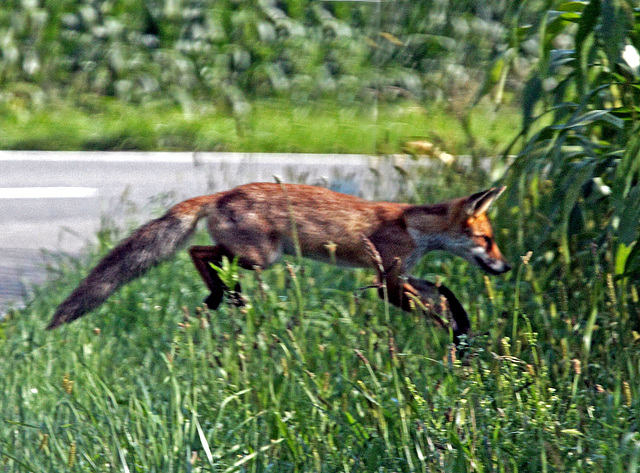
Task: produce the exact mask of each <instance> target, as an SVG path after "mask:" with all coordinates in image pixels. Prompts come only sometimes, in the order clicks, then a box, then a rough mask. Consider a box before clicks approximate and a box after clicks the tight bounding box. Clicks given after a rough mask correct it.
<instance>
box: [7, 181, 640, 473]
mask: <svg viewBox="0 0 640 473" xmlns="http://www.w3.org/2000/svg"><path fill="white" fill-rule="evenodd" d="M444 174H445V173H444V172H443V173H442V175H444ZM449 178H450V179H452V181H450V182H454V183H457V185H461V184H460V182H458V181H459V180H456V178H455V177H449ZM444 187H445V186H444V183H443V182H438V183H435V184H434V188H432V189H431V191H432V192H433V193H434V195H437V196H439V197H443V196H444V194H445V193H446V191H443V188H444ZM474 190H476V189H474ZM110 235H111V234H110V233H109V232H103V233H102V234H101V243H102V247H103V248H104V247H109V246H111V245H112V244H113V238H112V235H111V236H110ZM203 241H204V240H203ZM500 243H501V245H502V246H503V247H504V249H505V250H506V252H507V253H510V252H511V251H512V250H513V246H512V243H511V242H510V241H509V240H508V239H506V241H501V242H500ZM512 256H515V258H513V259H514V261H513V262H514V263H516V265H515V266H516V267H515V269H514V270H513V271H512V272H510V273H509V274H507V275H505V276H504V277H500V278H491V279H489V278H488V277H484V276H483V275H482V274H480V273H479V271H477V270H476V269H472V268H469V267H468V266H467V265H466V264H465V263H463V262H460V261H458V260H454V259H452V258H450V257H442V256H441V255H437V254H433V255H430V256H429V257H428V258H427V261H426V262H425V264H424V265H423V266H421V267H419V268H418V269H417V270H416V274H419V275H423V276H426V277H431V278H433V277H434V274H438V275H439V276H440V277H441V278H442V280H443V282H445V283H446V284H447V285H448V286H449V287H450V288H451V289H452V290H453V291H454V292H455V293H456V294H457V295H458V297H459V298H460V300H461V301H463V303H464V304H465V306H466V307H467V309H468V310H469V313H470V315H471V318H472V322H473V327H474V330H475V334H476V335H475V336H474V337H473V338H472V339H471V340H470V342H469V346H468V347H467V349H466V351H465V353H464V354H461V353H459V352H456V351H455V350H452V348H451V344H450V342H449V336H448V334H447V333H445V332H444V331H443V330H441V329H439V328H437V327H436V326H435V325H434V324H433V323H431V322H430V321H429V319H428V318H425V317H424V316H422V315H421V314H418V313H416V314H405V313H402V312H400V311H398V310H396V309H395V308H392V307H387V306H386V304H385V303H384V302H383V301H380V300H378V299H377V298H376V296H375V294H374V293H373V292H371V291H359V290H358V288H360V287H363V286H366V285H367V284H369V283H370V282H371V279H370V277H371V275H370V274H369V273H367V272H366V271H363V270H345V269H339V268H334V267H331V266H327V265H321V264H315V263H311V262H304V265H303V267H299V266H297V265H296V263H295V262H294V263H290V264H288V265H287V264H279V265H276V267H275V268H273V269H271V270H268V271H265V272H263V273H262V274H255V273H243V274H242V276H241V277H242V285H243V288H244V290H245V292H246V295H247V297H248V305H247V306H246V307H244V308H236V307H227V306H224V307H222V308H221V309H220V310H218V311H217V312H209V311H206V310H202V309H201V308H200V307H201V304H200V302H201V300H202V298H203V297H204V296H205V295H206V294H205V291H204V289H203V287H202V285H201V283H200V282H199V281H198V277H197V276H196V274H195V271H194V270H193V268H192V267H191V265H190V263H189V261H188V257H187V256H186V255H185V254H184V252H183V253H182V254H181V255H179V256H178V257H177V258H176V259H175V260H174V261H172V262H169V263H166V264H164V265H162V266H160V267H159V268H156V269H155V270H153V271H152V272H150V273H149V274H148V275H146V276H145V277H143V278H142V279H140V280H138V281H136V282H134V283H131V284H130V285H127V286H126V287H124V288H123V289H122V290H120V291H119V292H118V293H117V294H116V295H114V296H113V297H112V298H111V299H110V300H109V301H108V302H107V303H106V304H104V305H103V306H102V307H101V308H100V309H99V310H97V311H96V312H95V313H93V314H90V315H88V316H87V317H86V318H84V319H82V320H80V321H77V322H75V323H73V324H71V325H69V326H66V327H63V328H61V329H60V330H56V331H54V332H45V331H44V326H45V324H46V322H47V320H48V319H49V317H50V316H51V314H52V312H53V310H54V308H55V306H56V304H57V303H59V302H60V300H61V299H62V298H63V297H64V296H65V295H66V294H67V293H68V292H69V290H70V288H71V287H73V286H74V285H75V284H76V283H77V282H78V281H79V279H80V278H81V276H82V274H85V273H86V268H87V265H88V264H92V263H95V261H96V259H97V257H98V255H97V254H95V253H94V254H92V256H91V257H90V261H88V262H82V263H81V262H78V261H75V260H69V259H66V258H59V259H57V260H55V261H52V264H51V268H52V269H51V271H52V274H51V278H50V280H49V282H48V283H47V284H46V285H45V286H44V287H42V288H40V289H38V290H37V292H36V294H35V297H34V298H33V300H32V301H31V302H30V303H29V304H28V306H27V308H26V309H24V310H20V311H15V312H12V313H11V314H10V316H9V317H8V319H7V320H5V321H4V322H2V323H1V324H0V366H2V367H3V368H2V370H0V468H2V470H3V471H12V472H13V471H35V472H50V471H145V472H147V471H149V472H152V471H156V472H172V471H175V472H178V471H180V472H182V471H203V472H204V471H425V472H426V471H432V472H433V471H443V472H456V473H457V472H464V471H496V472H497V471H500V472H516V471H535V472H541V471H607V470H609V471H615V472H632V471H637V467H638V461H639V459H640V436H639V435H638V433H637V412H638V407H640V403H639V401H638V392H639V391H638V390H639V389H640V374H639V373H638V367H639V366H640V355H639V353H638V350H636V349H635V348H634V344H633V338H634V335H633V327H634V323H635V322H634V317H632V316H633V314H637V310H638V301H637V292H635V294H636V298H635V299H633V298H629V299H625V294H627V293H628V292H629V293H631V294H633V293H634V291H635V288H634V286H633V285H632V284H630V283H629V284H627V285H626V286H620V285H617V284H615V285H614V283H613V281H612V280H610V278H609V277H608V276H607V271H606V268H600V270H599V271H600V272H599V273H598V275H597V276H596V277H595V278H593V279H592V280H593V281H594V283H593V286H590V285H585V283H584V282H583V281H584V280H583V279H582V277H583V275H581V274H578V272H576V271H574V272H573V273H570V272H567V273H565V274H564V275H560V276H559V275H553V276H551V277H549V276H548V275H545V274H543V272H542V271H540V272H538V270H536V269H535V268H534V267H533V266H532V264H531V263H530V264H528V265H525V264H522V263H521V262H520V261H519V258H517V255H512ZM303 269H304V271H303ZM591 269H592V268H588V267H584V268H583V270H584V271H590V270H591ZM429 271H432V272H433V273H430V272H429ZM600 296H602V297H600ZM591 317H593V320H591V319H590V318H591ZM596 320H597V324H594V323H592V322H595V321H596ZM587 336H588V343H587Z"/></svg>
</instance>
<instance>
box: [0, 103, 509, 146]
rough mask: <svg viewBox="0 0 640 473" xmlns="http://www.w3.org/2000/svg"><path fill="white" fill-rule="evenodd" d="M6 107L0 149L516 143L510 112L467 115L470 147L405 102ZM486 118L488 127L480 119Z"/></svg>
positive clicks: (448, 123)
mask: <svg viewBox="0 0 640 473" xmlns="http://www.w3.org/2000/svg"><path fill="white" fill-rule="evenodd" d="M30 103H31V102H29V101H24V102H23V101H20V100H19V99H14V100H13V101H11V102H9V103H8V104H4V105H3V107H2V108H3V109H2V113H0V149H29V150H34V149H36V150H146V151H152V150H169V151H191V150H197V151H244V152H309V153H365V154H371V153H376V152H390V153H393V152H399V151H401V150H402V147H403V144H404V143H405V142H406V141H407V140H408V139H412V138H427V139H430V140H432V141H434V142H435V143H437V144H440V145H441V147H442V148H443V149H444V150H446V151H448V152H450V153H454V154H468V153H470V152H473V151H475V152H477V153H481V154H487V155H488V154H497V153H498V152H499V151H500V150H501V149H503V148H504V146H505V145H506V143H508V141H509V139H510V138H511V137H513V136H514V135H515V134H516V133H517V124H518V123H519V118H518V117H517V112H516V111H515V110H513V109H509V108H506V109H504V110H503V111H501V112H500V113H494V112H493V111H492V110H491V108H490V106H489V105H485V104H483V105H481V106H479V107H478V108H477V109H475V110H474V111H473V112H472V115H471V130H472V134H473V135H474V137H475V140H476V142H475V144H474V145H473V146H470V144H469V139H468V136H467V135H466V134H465V132H464V131H463V128H462V125H461V123H460V121H459V120H458V119H456V118H455V116H454V115H453V114H451V113H449V112H448V111H447V110H445V109H444V107H441V106H437V105H433V106H429V107H428V108H424V107H420V106H417V105H416V104H414V103H411V102H405V103H398V104H382V105H381V106H380V107H379V110H378V115H377V118H375V117H374V108H373V104H368V105H367V104H365V105H362V106H361V107H357V106H349V107H341V106H339V104H336V103H333V102H322V103H311V104H306V105H304V106H300V107H292V106H291V105H290V104H289V103H285V102H280V101H259V102H255V103H253V104H252V106H251V112H250V113H248V114H246V115H245V116H243V117H242V118H241V119H236V118H234V116H233V114H231V113H229V112H227V111H225V109H224V108H215V109H214V108H211V107H204V106H203V107H201V108H198V107H197V106H196V105H192V107H187V108H178V107H176V106H173V105H167V106H164V105H162V104H160V103H157V102H153V103H151V104H147V105H142V106H141V105H133V104H127V103H125V102H120V101H117V100H110V99H105V98H98V97H95V96H81V97H79V98H77V99H76V100H75V101H74V102H73V103H72V102H70V101H59V102H53V103H48V104H47V105H43V106H41V107H36V106H33V105H29V104H30ZM487 117H490V118H489V119H487Z"/></svg>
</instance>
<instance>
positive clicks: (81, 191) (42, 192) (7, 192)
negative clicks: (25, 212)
mask: <svg viewBox="0 0 640 473" xmlns="http://www.w3.org/2000/svg"><path fill="white" fill-rule="evenodd" d="M97 195H98V189H96V188H95V187H0V199H86V198H90V197H96V196H97Z"/></svg>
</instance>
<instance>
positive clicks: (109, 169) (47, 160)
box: [0, 151, 397, 313]
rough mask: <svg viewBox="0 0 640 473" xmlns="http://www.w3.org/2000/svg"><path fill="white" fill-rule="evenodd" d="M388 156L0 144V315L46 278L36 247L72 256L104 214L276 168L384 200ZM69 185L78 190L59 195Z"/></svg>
mask: <svg viewBox="0 0 640 473" xmlns="http://www.w3.org/2000/svg"><path fill="white" fill-rule="evenodd" d="M393 164H394V163H393V162H390V161H389V160H385V159H380V158H375V157H370V156H366V155H310V154H306V155H305V154H243V153H134V152H122V153H93V152H89V153H85V152H82V153H80V152H26V151H25V152H22V151H20V152H8V151H0V228H1V229H2V231H1V232H0V313H2V312H3V311H4V310H6V309H7V308H8V307H10V306H13V305H21V304H22V303H23V301H24V300H25V298H28V297H29V294H30V288H31V287H32V286H33V285H34V284H38V283H40V282H41V281H42V280H43V279H44V277H45V274H46V272H45V271H44V269H43V264H44V261H45V259H44V258H43V254H45V253H47V252H52V253H58V252H64V253H69V254H72V255H78V254H80V253H81V252H82V249H83V248H85V247H86V246H87V244H90V243H92V242H93V241H95V233H96V231H97V230H98V229H99V228H100V222H101V218H102V217H104V216H109V217H110V218H113V219H114V220H115V221H116V222H120V223H122V222H123V221H128V220H137V221H143V220H144V219H146V218H148V217H149V216H150V215H151V214H152V213H153V212H154V210H155V211H157V210H158V209H159V208H160V207H161V206H168V205H171V204H172V203H176V202H179V201H181V200H184V199H186V198H189V197H193V196H196V195H202V194H207V193H213V192H216V191H220V190H223V189H228V188H231V187H233V186H236V185H239V184H243V183H247V182H258V181H263V182H264V181H266V182H274V176H279V177H280V178H281V179H282V181H283V182H306V183H310V184H321V185H324V186H327V187H330V188H333V189H335V190H339V191H342V192H347V193H353V194H359V195H362V196H364V197H368V198H372V197H378V198H386V199H389V198H393V197H394V195H395V194H396V191H397V188H396V185H397V184H396V179H394V176H396V173H395V171H394V168H393ZM371 167H373V168H375V169H376V170H377V172H376V173H371V172H370V168H371ZM25 188H26V189H25ZM40 188H44V189H40ZM66 188H76V189H66ZM77 188H80V189H77ZM68 191H74V192H79V193H80V194H82V195H81V196H74V197H70V196H61V195H58V193H59V192H62V193H63V195H66V194H65V193H66V192H68ZM39 193H43V195H42V196H41V197H34V196H35V195H39ZM47 194H49V195H48V196H47Z"/></svg>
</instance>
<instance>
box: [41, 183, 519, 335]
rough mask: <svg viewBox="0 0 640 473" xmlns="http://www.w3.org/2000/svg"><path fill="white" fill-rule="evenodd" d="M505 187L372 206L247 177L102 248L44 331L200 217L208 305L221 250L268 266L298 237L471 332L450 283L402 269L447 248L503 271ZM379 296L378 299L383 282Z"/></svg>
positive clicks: (197, 256)
mask: <svg viewBox="0 0 640 473" xmlns="http://www.w3.org/2000/svg"><path fill="white" fill-rule="evenodd" d="M504 189H505V188H504V187H500V188H492V189H489V190H486V191H483V192H479V193H477V194H473V195H471V196H468V197H463V198H459V199H455V200H451V201H447V202H442V203H439V204H434V205H409V204H401V203H391V202H371V201H367V200H363V199H360V198H358V197H354V196H351V195H346V194H340V193H337V192H333V191H330V190H328V189H325V188H321V187H315V186H309V185H295V184H277V183H254V184H247V185H242V186H239V187H236V188H234V189H231V190H228V191H225V192H219V193H217V194H212V195H207V196H201V197H195V198H193V199H189V200H185V201H184V202H181V203H179V204H177V205H175V206H174V207H172V208H171V209H170V210H169V211H168V212H167V213H166V214H165V215H164V216H162V217H160V218H157V219H155V220H152V221H150V222H148V223H147V224H145V225H143V226H142V227H140V228H139V229H138V230H136V231H135V232H134V233H133V234H132V235H131V236H130V237H128V238H127V239H125V240H124V241H122V242H121V243H120V244H119V245H117V246H116V247H115V248H114V249H113V250H112V251H111V252H110V253H109V254H107V255H106V256H105V257H104V258H103V259H102V260H101V261H100V262H99V263H98V264H97V265H96V267H95V268H93V270H91V272H90V273H89V275H88V276H87V277H86V278H85V279H84V280H83V281H82V282H81V283H80V285H79V286H78V287H77V288H76V289H75V290H74V291H73V292H72V293H71V295H69V297H67V299H66V300H64V301H63V302H62V303H61V304H60V306H59V307H58V308H57V310H56V312H55V314H54V316H53V318H52V320H51V322H50V323H49V325H48V327H47V328H48V329H53V328H55V327H57V326H59V325H61V324H64V323H68V322H71V321H73V320H75V319H77V318H79V317H81V316H83V315H84V314H86V313H87V312H89V311H91V310H93V309H95V308H96V307H98V306H99V305H100V304H102V303H103V302H104V301H105V300H106V299H107V298H108V297H109V296H110V295H111V294H112V293H113V292H114V291H115V290H116V289H118V288H119V287H120V286H122V285H123V284H125V283H127V282H129V281H131V280H133V279H135V278H138V277H140V276H141V275H142V274H143V273H145V272H146V271H147V270H148V269H150V268H151V267H153V266H155V265H157V264H158V263H160V262H162V261H164V260H166V259H168V258H170V257H171V256H172V255H173V254H174V253H175V252H176V251H177V250H178V249H179V248H180V247H182V246H183V245H184V244H185V243H186V242H187V240H188V238H189V237H190V236H191V235H192V234H193V233H194V231H195V228H196V224H197V222H198V220H200V219H201V218H205V217H206V218H207V227H208V230H209V233H210V235H211V237H212V239H213V240H214V242H215V245H214V246H192V247H191V248H189V254H190V255H191V258H192V259H193V263H194V265H195V267H196V269H197V270H198V272H199V273H200V275H201V277H202V279H203V280H204V282H205V284H206V285H207V287H208V288H209V290H210V291H211V295H209V297H207V298H206V299H205V303H206V304H207V305H208V306H209V308H210V309H212V310H213V309H216V308H217V307H218V305H219V304H220V302H221V301H222V299H223V297H224V294H225V292H228V291H229V288H227V287H226V286H225V285H224V284H223V282H222V280H221V279H220V277H219V276H218V274H217V272H216V271H215V270H214V269H213V268H212V267H211V264H212V263H213V264H215V265H220V264H221V262H222V259H223V257H225V256H226V257H228V258H229V259H233V258H234V257H237V258H238V262H239V265H240V266H241V267H242V268H245V269H256V268H267V267H269V266H271V265H272V264H274V263H275V262H276V261H278V260H279V259H280V257H281V256H282V255H283V254H295V253H296V251H297V250H296V240H297V245H298V248H299V251H300V253H301V254H302V256H304V257H309V258H313V259H316V260H321V261H327V262H330V261H334V262H336V263H337V264H339V265H343V266H351V267H361V268H374V269H377V270H378V273H379V274H378V277H379V279H380V283H385V284H386V289H387V290H386V297H387V298H388V300H389V302H391V303H392V304H394V305H396V306H399V307H401V308H402V309H404V310H406V311H411V310H413V307H412V306H415V304H414V303H415V300H413V301H412V299H414V298H418V300H422V301H424V302H425V305H428V306H431V307H433V308H435V310H436V311H437V310H438V309H437V306H440V303H439V302H438V303H435V304H432V302H433V301H435V300H438V301H439V300H440V298H441V297H444V298H445V299H446V301H447V305H448V306H449V309H450V311H451V313H452V316H453V321H452V328H453V331H454V334H455V335H456V336H458V335H461V334H465V333H468V332H469V329H470V324H469V320H468V317H467V314H466V312H465V310H464V308H463V307H462V305H461V304H460V302H459V301H458V300H457V298H456V297H455V295H454V294H453V293H452V292H451V291H450V290H449V289H448V288H446V287H445V286H443V285H436V284H434V283H431V282H429V281H425V280H421V279H417V278H414V277H410V276H405V275H406V274H407V273H408V271H409V270H410V269H411V268H412V267H413V266H414V265H415V264H416V263H417V262H418V261H419V260H420V258H421V257H422V256H423V255H424V254H425V253H426V252H428V251H431V250H445V251H449V252H450V253H453V254H455V255H458V256H461V257H462V258H464V259H466V260H468V261H470V262H471V263H473V264H475V265H477V266H479V267H480V268H481V269H482V270H484V271H485V272H487V273H489V274H501V273H504V272H506V271H509V269H510V266H509V264H508V263H507V262H506V261H505V259H504V258H503V256H502V255H501V254H500V250H499V249H498V246H497V245H496V243H495V241H494V238H493V234H492V230H491V225H490V223H489V220H488V218H487V215H486V211H487V209H488V208H489V206H490V205H491V204H492V202H493V201H494V200H495V199H496V198H497V197H498V196H499V195H500V194H501V193H502V192H503V191H504ZM370 246H373V247H374V248H375V250H376V251H374V252H373V254H376V252H377V255H376V256H375V258H374V257H372V250H371V248H370ZM376 258H379V264H377V263H376V262H375V261H374V260H375V259H376ZM379 293H380V295H381V297H384V291H383V289H382V287H380V289H379ZM412 302H413V303H412Z"/></svg>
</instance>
